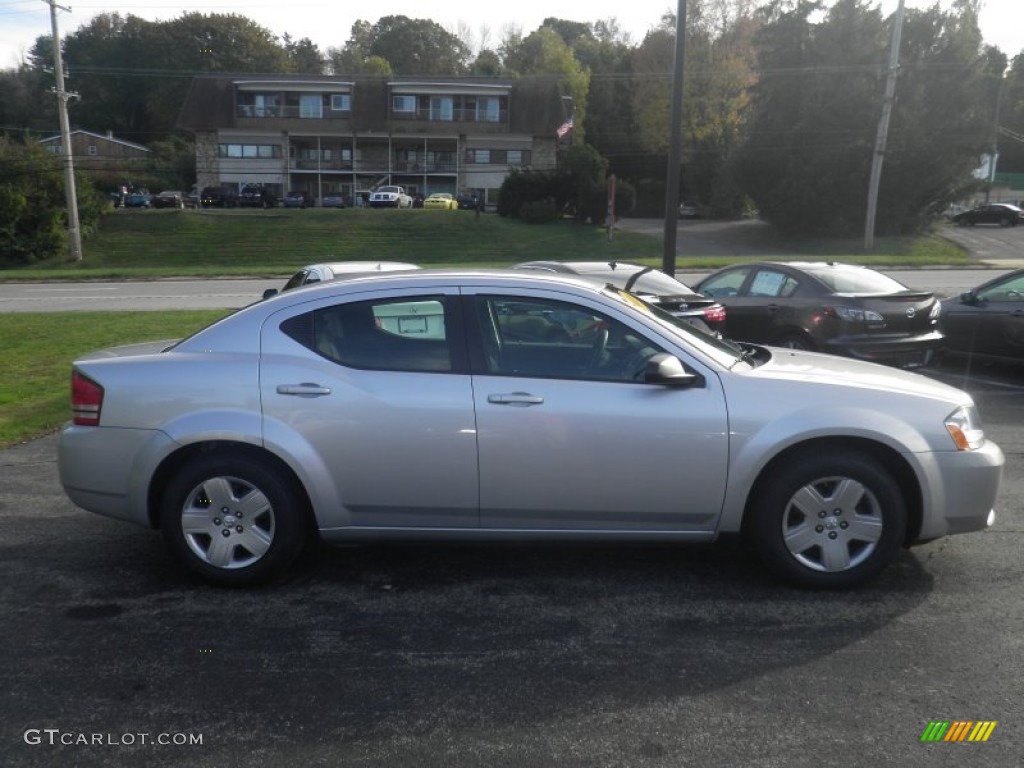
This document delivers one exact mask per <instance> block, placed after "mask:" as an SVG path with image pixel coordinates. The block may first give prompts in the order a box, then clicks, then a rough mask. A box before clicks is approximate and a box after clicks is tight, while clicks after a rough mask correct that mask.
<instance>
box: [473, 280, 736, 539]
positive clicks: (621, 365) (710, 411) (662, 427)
mask: <svg viewBox="0 0 1024 768" xmlns="http://www.w3.org/2000/svg"><path fill="white" fill-rule="evenodd" d="M464 290H465V289H464ZM468 302H469V305H468V307H467V309H466V312H465V315H466V316H467V317H471V318H472V319H471V320H470V323H472V324H473V326H472V327H473V330H474V335H471V338H476V339H477V341H476V342H475V343H471V353H472V351H475V353H476V356H475V358H474V362H473V370H474V376H473V393H474V400H475V404H476V417H477V442H478V445H479V462H480V515H481V526H482V527H484V528H492V529H494V528H497V529H517V530H522V529H527V530H591V531H596V530H614V531H625V530H629V531H648V532H649V531H675V532H709V531H712V530H714V528H715V525H716V522H717V519H718V515H719V512H720V509H721V505H722V499H723V496H724V492H725V484H726V479H727V466H728V423H727V414H726V409H725V401H724V395H723V392H722V389H721V386H720V384H719V381H718V379H717V377H715V376H714V375H713V374H710V372H708V371H704V372H703V377H702V381H701V383H700V384H698V385H695V386H692V387H689V388H685V389H678V388H675V389H674V388H670V387H668V386H666V385H664V384H648V383H643V382H641V381H638V379H637V374H638V372H639V371H641V370H642V369H643V368H644V365H645V363H646V362H647V361H648V360H649V359H650V358H651V356H652V355H654V354H658V353H660V352H663V351H665V350H666V347H665V345H664V344H663V342H661V341H659V340H658V339H657V338H656V337H651V336H649V335H647V334H646V333H645V331H644V330H643V328H642V326H641V327H639V328H638V327H637V326H638V323H637V321H636V320H635V319H632V322H630V319H627V318H624V317H614V316H611V315H610V314H607V313H606V312H602V311H600V310H599V309H595V308H594V307H593V306H590V305H587V304H579V303H569V302H566V301H562V300H560V299H559V298H558V294H553V295H551V296H550V297H549V296H539V295H538V293H537V292H533V293H532V294H531V295H530V296H521V295H516V294H515V293H511V292H510V293H506V294H502V295H493V294H488V293H484V292H480V293H475V294H471V295H470V297H469V298H468Z"/></svg>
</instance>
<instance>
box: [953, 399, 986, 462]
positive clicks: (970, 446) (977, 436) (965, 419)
mask: <svg viewBox="0 0 1024 768" xmlns="http://www.w3.org/2000/svg"><path fill="white" fill-rule="evenodd" d="M946 431H947V432H949V436H950V437H951V438H953V443H954V444H955V445H956V447H957V450H959V451H974V450H977V449H978V448H980V447H981V445H982V443H984V442H985V430H984V429H982V428H981V419H980V418H979V416H978V410H977V409H976V408H975V407H974V406H973V405H972V406H962V407H960V408H957V409H956V410H955V411H953V412H952V413H951V414H949V416H947V417H946Z"/></svg>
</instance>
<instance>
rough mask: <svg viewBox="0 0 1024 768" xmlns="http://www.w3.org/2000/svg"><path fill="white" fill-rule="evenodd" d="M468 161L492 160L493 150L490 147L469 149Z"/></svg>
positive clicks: (488, 161) (482, 161) (478, 162)
mask: <svg viewBox="0 0 1024 768" xmlns="http://www.w3.org/2000/svg"><path fill="white" fill-rule="evenodd" d="M466 162H467V163H477V164H487V163H490V162H491V150H489V149H467V150H466Z"/></svg>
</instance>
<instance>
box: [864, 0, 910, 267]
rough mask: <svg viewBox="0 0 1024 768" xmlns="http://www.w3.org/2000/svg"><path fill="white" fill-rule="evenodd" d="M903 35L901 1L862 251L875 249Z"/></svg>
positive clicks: (893, 35) (869, 193) (876, 148)
mask: <svg viewBox="0 0 1024 768" xmlns="http://www.w3.org/2000/svg"><path fill="white" fill-rule="evenodd" d="M902 34H903V0H900V4H899V5H898V6H896V18H895V20H894V21H893V28H892V45H891V47H890V49H889V76H888V78H886V81H885V100H884V102H883V103H882V117H881V119H880V120H879V121H878V133H877V134H876V136H875V154H874V157H872V158H871V180H870V181H869V182H868V215H867V220H866V221H865V222H864V250H865V251H870V250H871V249H872V248H874V247H875V212H876V211H877V210H878V184H879V182H880V181H881V179H882V161H883V160H885V142H886V139H887V138H888V136H889V117H890V116H891V115H892V102H893V99H894V98H895V96H896V76H897V75H898V74H899V68H900V37H901V36H902Z"/></svg>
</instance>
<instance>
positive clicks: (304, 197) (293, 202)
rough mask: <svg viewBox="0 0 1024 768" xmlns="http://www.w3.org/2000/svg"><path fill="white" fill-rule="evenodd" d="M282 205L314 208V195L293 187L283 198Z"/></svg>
mask: <svg viewBox="0 0 1024 768" xmlns="http://www.w3.org/2000/svg"><path fill="white" fill-rule="evenodd" d="M281 205H283V206H284V207H285V208H312V207H313V205H314V201H313V196H312V195H310V194H309V192H305V191H303V190H301V189H293V190H292V191H291V192H289V193H288V194H286V195H285V196H284V197H282V198H281Z"/></svg>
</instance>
